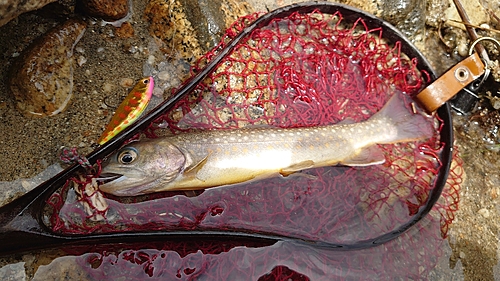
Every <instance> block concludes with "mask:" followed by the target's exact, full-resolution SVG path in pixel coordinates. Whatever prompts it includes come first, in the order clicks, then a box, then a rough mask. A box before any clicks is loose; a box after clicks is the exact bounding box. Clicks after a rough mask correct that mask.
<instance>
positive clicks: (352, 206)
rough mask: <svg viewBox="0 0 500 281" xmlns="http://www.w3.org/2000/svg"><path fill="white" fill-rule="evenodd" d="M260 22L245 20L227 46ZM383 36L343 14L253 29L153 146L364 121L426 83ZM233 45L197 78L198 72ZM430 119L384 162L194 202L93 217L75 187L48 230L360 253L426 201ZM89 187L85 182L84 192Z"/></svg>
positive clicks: (390, 148) (212, 193)
mask: <svg viewBox="0 0 500 281" xmlns="http://www.w3.org/2000/svg"><path fill="white" fill-rule="evenodd" d="M255 18H256V15H252V16H249V17H245V18H242V19H241V20H240V21H238V22H237V23H235V24H234V25H233V27H232V28H230V29H229V30H228V32H227V35H226V37H225V38H226V39H227V40H229V39H230V38H231V37H232V36H234V35H235V34H236V33H237V32H239V31H241V30H242V29H243V27H244V26H245V25H246V24H248V23H249V22H251V21H252V20H254V19H255ZM381 38H383V37H382V30H381V29H372V30H369V29H368V28H367V27H366V25H365V24H364V22H363V21H362V20H358V21H356V22H355V23H354V24H352V23H345V22H344V21H342V16H341V15H340V14H339V13H336V14H334V15H329V14H322V13H319V12H316V13H311V14H307V15H301V14H292V15H291V16H289V17H288V18H285V19H279V20H275V21H273V22H272V23H271V24H269V25H268V26H266V27H263V28H260V29H257V30H255V31H254V32H253V33H252V35H251V36H250V37H249V39H248V40H246V41H245V42H242V43H240V44H239V45H238V46H237V47H236V49H235V50H234V51H233V52H232V53H231V55H230V56H228V57H227V58H226V59H225V60H224V61H223V62H222V63H221V64H220V66H219V67H218V69H217V70H216V71H215V72H214V73H213V74H211V75H210V76H209V77H207V78H206V79H205V80H204V82H203V83H201V84H199V85H198V87H197V88H196V90H195V91H194V92H193V93H192V94H191V95H190V96H188V97H186V98H185V99H183V100H182V101H180V102H179V103H178V104H177V105H176V107H175V108H174V109H173V110H172V111H170V112H168V113H166V114H165V115H163V116H162V117H161V118H159V120H156V122H155V124H153V125H152V126H151V127H150V128H149V129H148V130H147V131H146V132H144V133H145V135H146V136H147V137H151V138H152V137H158V136H159V135H162V134H164V132H163V131H164V130H167V129H165V128H166V127H168V130H170V133H180V132H182V131H187V130H191V129H193V128H195V129H213V128H218V129H230V128H242V127H248V126H273V127H303V126H316V125H325V124H334V123H337V122H339V121H341V120H344V119H347V118H348V119H353V120H355V121H361V120H365V119H367V118H369V117H370V116H372V115H373V114H374V113H375V112H377V111H378V110H379V109H380V108H381V107H382V106H383V105H384V104H385V103H386V102H387V100H388V99H389V98H390V97H391V96H392V95H394V94H397V93H400V92H402V93H405V94H406V95H414V94H416V93H418V91H419V90H420V89H422V87H423V86H424V84H425V82H426V81H425V77H422V74H421V72H420V71H419V70H418V69H417V67H416V64H417V63H416V61H415V60H413V59H409V58H407V57H406V56H405V55H404V54H402V53H401V52H400V45H399V43H396V44H394V45H393V46H390V45H388V44H387V43H385V42H384V40H383V39H381ZM227 40H226V41H224V42H222V43H221V44H220V46H218V47H217V48H215V49H214V50H213V51H212V52H210V53H208V54H206V55H205V56H204V57H202V58H201V59H200V60H199V61H198V63H197V64H196V65H195V66H194V67H193V69H192V71H193V72H195V73H196V72H197V71H198V70H199V69H201V68H202V67H203V66H204V65H205V64H206V62H207V61H210V60H211V59H212V58H213V57H214V55H215V54H216V53H217V51H218V50H220V48H222V47H223V46H224V45H225V44H226V43H227ZM434 122H435V124H436V132H435V135H434V137H432V138H431V139H429V140H426V141H421V142H416V143H400V144H395V145H382V146H381V148H382V149H383V150H384V152H385V156H386V162H385V163H384V164H383V165H374V166H369V167H358V168H353V167H341V166H336V167H327V168H319V169H312V170H307V171H305V173H307V174H309V175H311V176H313V177H292V178H272V179H269V180H263V181H259V182H253V183H250V184H242V185H238V186H232V187H228V188H213V189H207V190H205V191H204V192H201V193H200V194H198V196H195V197H186V196H184V195H183V193H179V192H163V193H158V194H152V195H147V196H139V197H134V198H117V197H113V196H108V195H106V197H107V199H106V202H107V204H108V206H107V207H106V208H105V209H102V208H101V209H99V210H98V211H91V212H90V213H89V208H85V207H84V204H81V203H82V202H86V204H87V205H90V206H91V207H92V205H93V204H94V203H93V202H94V201H92V200H91V199H88V197H91V196H93V195H95V193H92V192H90V193H89V192H78V193H80V194H83V195H80V196H83V198H80V197H79V196H77V195H78V194H77V192H75V190H76V191H78V188H69V185H68V186H65V187H64V188H63V189H62V190H61V192H59V193H56V194H54V195H53V196H52V197H51V198H50V199H49V201H48V205H47V211H48V213H49V214H50V215H49V216H47V221H46V224H47V225H48V226H49V227H51V228H52V230H53V231H55V232H59V233H63V234H89V233H110V232H124V231H138V230H144V231H154V230H162V231H167V232H168V231H185V230H201V231H207V230H217V231H242V232H251V233H270V234H273V235H281V236H286V237H293V238H299V239H306V240H313V241H322V242H327V243H338V244H355V243H356V241H362V240H367V239H373V238H376V237H378V236H380V235H383V234H386V233H388V232H391V231H394V230H397V229H398V228H399V227H401V226H402V225H404V224H405V223H407V222H408V221H411V220H412V218H413V216H414V215H415V214H416V213H417V211H418V210H419V208H421V207H422V206H423V205H425V204H426V202H427V199H428V196H429V194H430V192H431V191H432V190H433V189H434V187H435V186H434V181H435V179H436V176H437V174H438V173H439V171H440V167H441V163H440V162H439V160H438V159H439V154H440V151H441V143H440V140H439V130H440V127H439V124H440V121H439V120H437V118H436V120H434ZM459 165H460V164H459ZM452 176H456V177H458V176H459V175H458V174H452ZM90 181H91V179H90V177H89V178H87V179H86V182H85V183H84V184H80V185H79V186H80V188H81V187H82V186H83V185H85V184H87V185H88V184H89V183H90ZM454 181H455V182H453V183H452V185H453V187H451V189H450V190H451V192H450V193H449V197H446V199H445V202H443V203H442V204H440V205H438V206H439V208H440V209H439V212H440V213H441V215H442V223H441V229H442V230H443V231H446V229H447V226H448V224H449V223H450V222H451V219H452V218H453V212H454V211H455V210H456V203H457V201H458V198H457V196H458V195H457V194H458V191H457V188H458V185H459V179H458V178H454ZM85 198H87V199H85ZM90 209H92V208H90ZM103 210H104V211H103ZM443 235H445V232H443ZM277 270H280V272H286V269H285V268H280V269H277ZM280 274H281V273H280ZM284 274H285V275H286V273H284ZM263 278H265V277H263Z"/></svg>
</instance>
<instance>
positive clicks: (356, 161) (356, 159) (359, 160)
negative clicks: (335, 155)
mask: <svg viewBox="0 0 500 281" xmlns="http://www.w3.org/2000/svg"><path fill="white" fill-rule="evenodd" d="M384 162H385V156H384V153H383V152H382V150H381V149H380V148H379V147H378V146H377V145H374V146H369V147H367V148H364V149H362V150H361V151H360V152H359V153H356V154H354V155H351V156H350V157H348V158H346V159H344V160H342V161H341V162H340V164H342V165H346V166H369V165H377V164H383V163H384Z"/></svg>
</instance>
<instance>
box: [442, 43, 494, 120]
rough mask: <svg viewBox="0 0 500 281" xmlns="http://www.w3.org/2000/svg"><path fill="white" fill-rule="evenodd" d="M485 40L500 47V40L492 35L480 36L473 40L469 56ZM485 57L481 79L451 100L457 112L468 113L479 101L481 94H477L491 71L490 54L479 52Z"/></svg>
mask: <svg viewBox="0 0 500 281" xmlns="http://www.w3.org/2000/svg"><path fill="white" fill-rule="evenodd" d="M483 40H488V41H492V42H493V43H495V44H496V45H497V47H498V48H499V49H500V42H498V41H497V40H496V39H495V38H492V37H487V36H485V37H480V38H478V39H476V40H474V42H472V44H471V46H470V49H469V56H470V55H472V53H473V52H474V48H475V46H476V44H477V43H479V42H480V41H483ZM479 54H480V55H481V54H483V55H481V57H482V59H483V62H484V64H485V71H484V74H483V76H482V77H481V79H478V80H476V81H474V82H473V83H471V84H470V85H469V86H467V87H466V88H464V89H463V90H462V91H460V92H459V93H458V94H457V95H456V96H455V97H454V98H453V99H452V100H451V101H450V103H451V107H452V108H453V109H454V110H456V111H457V112H459V113H461V114H466V113H468V112H470V111H472V110H473V109H474V107H475V106H476V104H477V102H478V101H479V96H478V95H477V94H476V93H477V91H478V90H479V88H481V86H482V85H483V83H484V81H486V79H488V77H489V76H490V73H491V66H490V64H491V61H490V59H489V57H488V54H487V53H486V51H485V52H483V53H479Z"/></svg>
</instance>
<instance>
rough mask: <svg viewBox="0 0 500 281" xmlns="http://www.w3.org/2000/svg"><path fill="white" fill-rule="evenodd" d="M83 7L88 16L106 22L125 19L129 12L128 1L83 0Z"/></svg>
mask: <svg viewBox="0 0 500 281" xmlns="http://www.w3.org/2000/svg"><path fill="white" fill-rule="evenodd" d="M81 7H82V9H83V11H84V12H85V13H86V14H87V15H89V16H92V17H96V18H101V19H103V20H106V21H115V20H119V19H121V18H124V17H125V16H126V15H127V14H128V11H129V7H128V1H127V0H82V1H81Z"/></svg>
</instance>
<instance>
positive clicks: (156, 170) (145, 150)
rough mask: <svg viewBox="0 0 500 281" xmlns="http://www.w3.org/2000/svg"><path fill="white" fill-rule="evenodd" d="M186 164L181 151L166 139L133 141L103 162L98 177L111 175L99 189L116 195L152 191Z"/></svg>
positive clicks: (173, 176) (176, 173) (172, 177)
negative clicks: (109, 179)
mask: <svg viewBox="0 0 500 281" xmlns="http://www.w3.org/2000/svg"><path fill="white" fill-rule="evenodd" d="M185 164H186V157H185V155H184V153H183V152H182V151H181V150H179V149H178V148H177V147H176V146H175V145H174V144H172V143H171V142H169V141H168V140H166V139H161V140H160V139H157V140H148V141H140V142H136V143H132V144H129V145H127V146H124V147H122V148H121V149H119V150H118V151H116V152H115V153H113V154H112V155H111V156H110V157H108V159H107V160H106V161H105V162H104V163H103V168H102V171H101V176H102V177H104V178H105V177H106V175H111V176H112V177H111V179H112V180H111V181H109V182H106V183H104V184H101V185H100V186H99V189H100V190H101V191H103V192H106V193H109V194H113V195H117V196H135V195H140V194H146V193H150V192H154V191H156V189H160V188H161V186H162V185H165V184H168V183H169V182H171V181H173V180H175V178H176V177H177V176H178V175H179V174H180V173H181V172H182V170H183V169H184V167H185Z"/></svg>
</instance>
